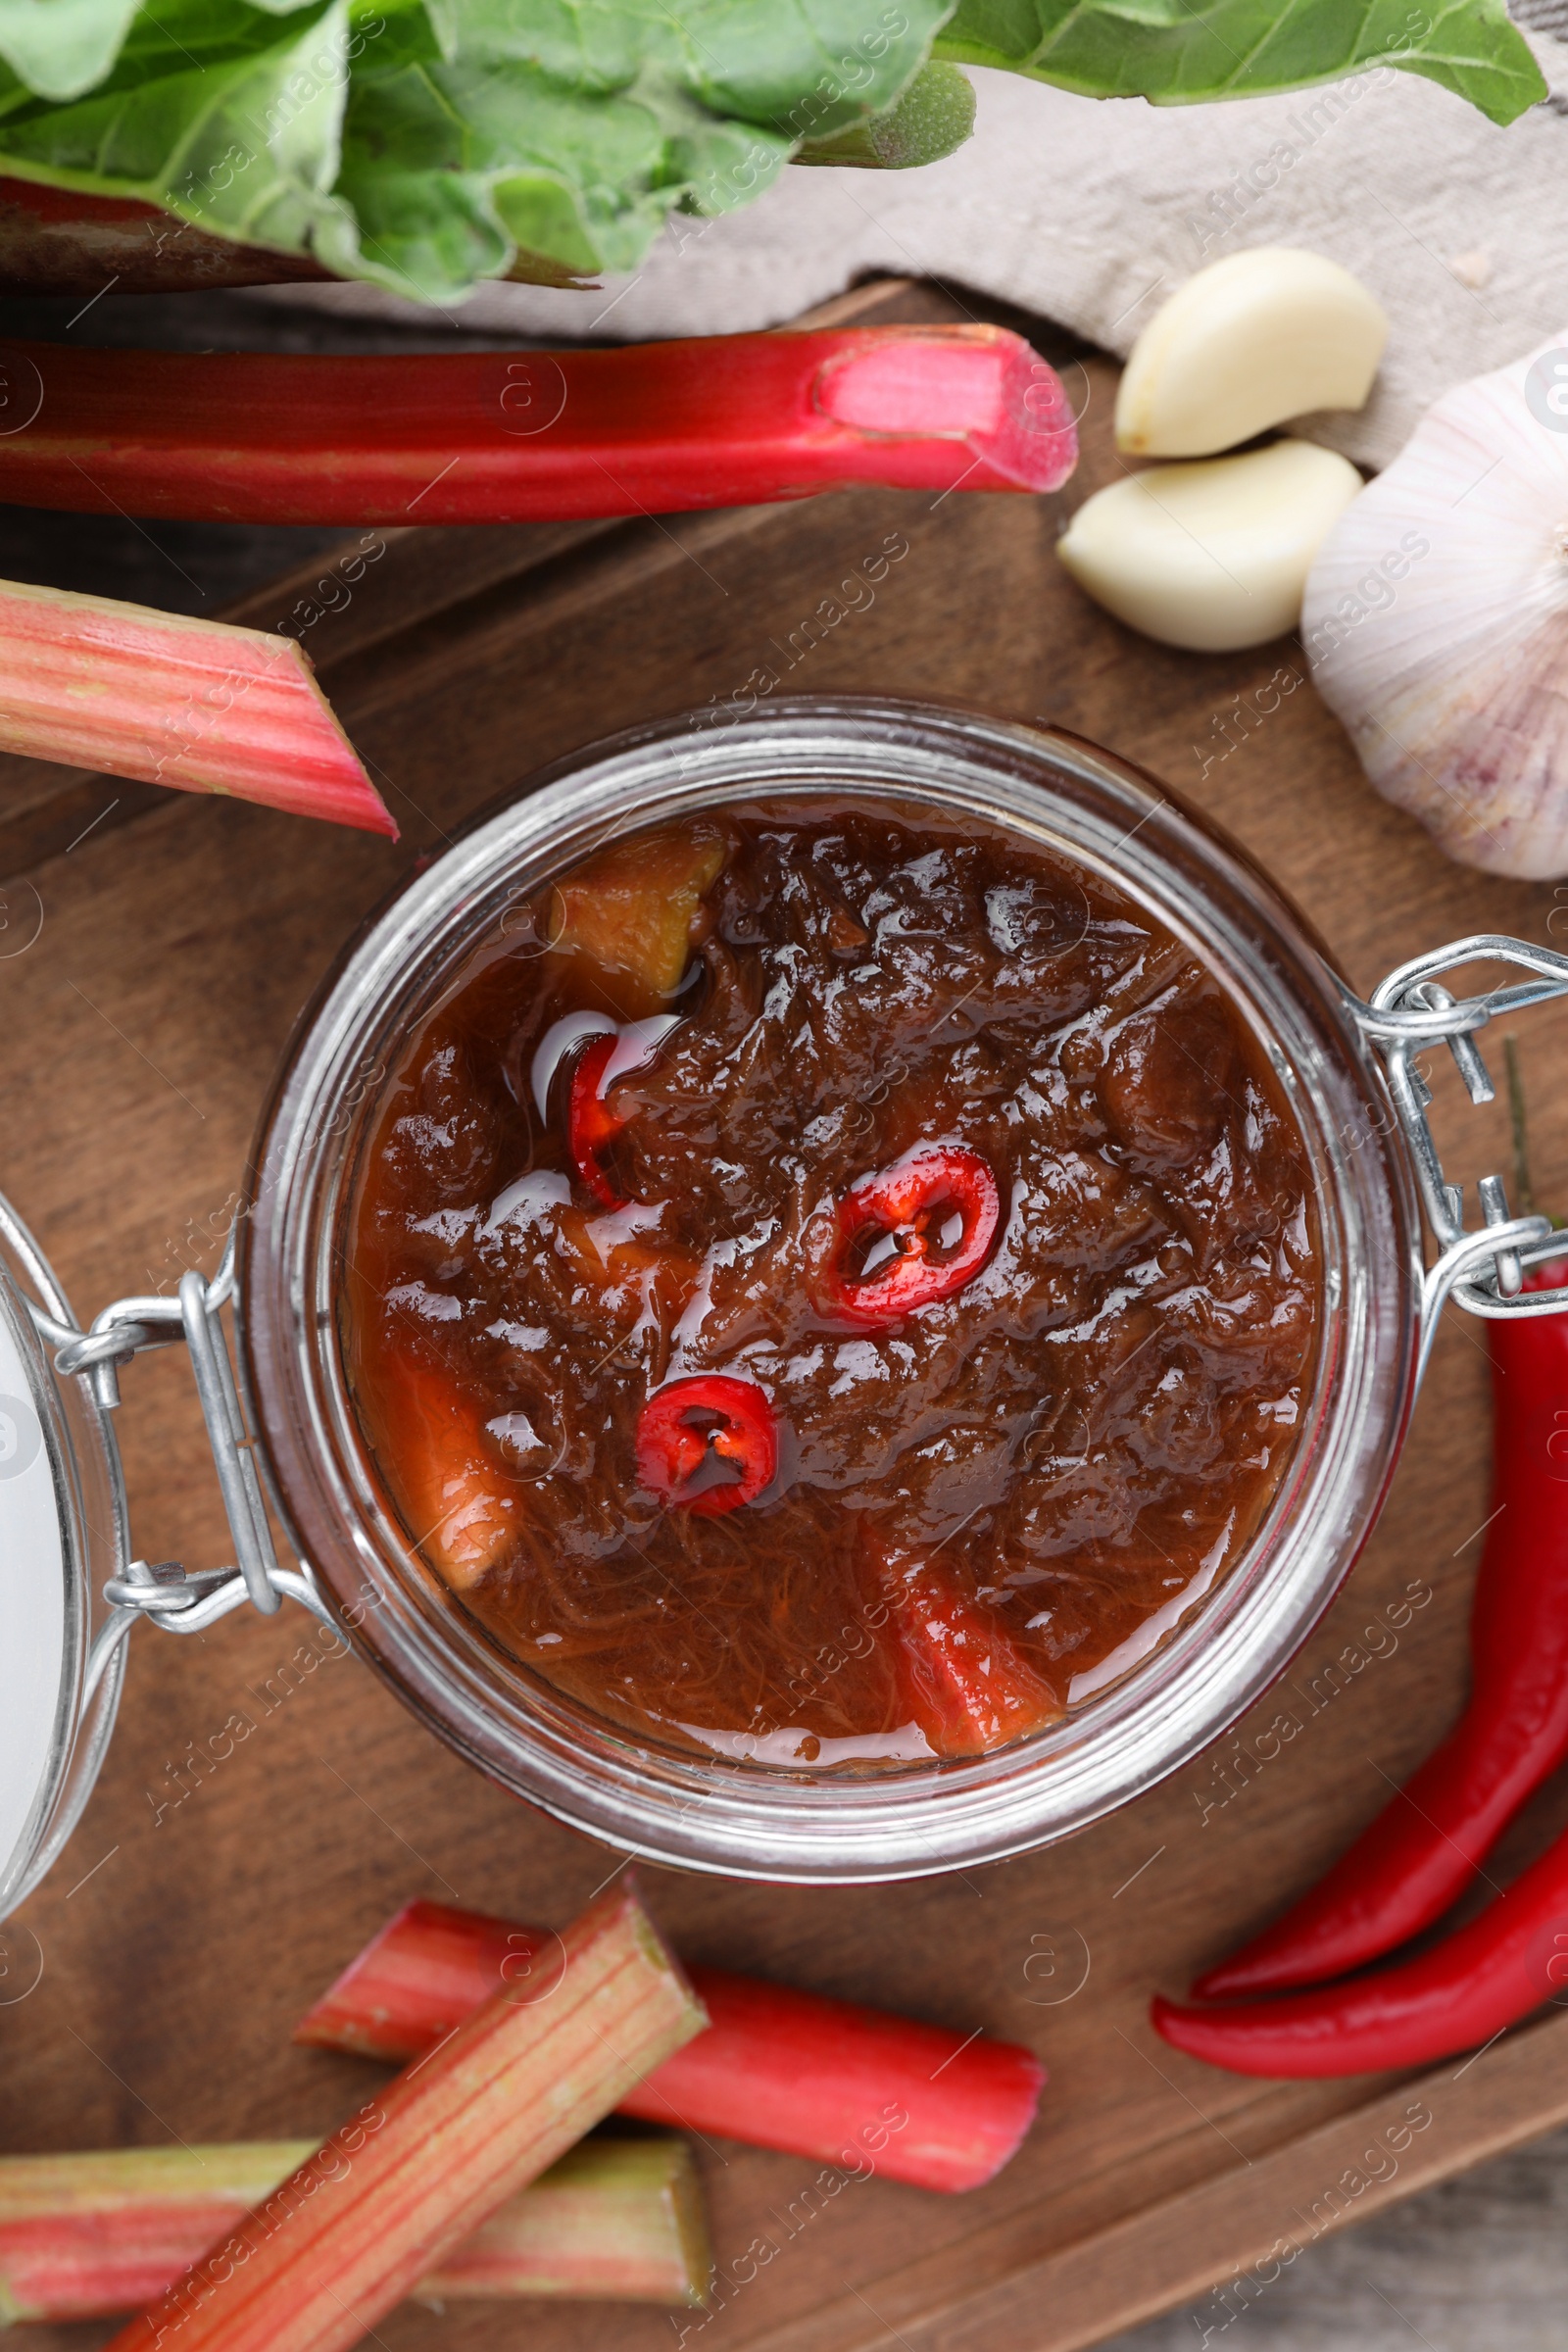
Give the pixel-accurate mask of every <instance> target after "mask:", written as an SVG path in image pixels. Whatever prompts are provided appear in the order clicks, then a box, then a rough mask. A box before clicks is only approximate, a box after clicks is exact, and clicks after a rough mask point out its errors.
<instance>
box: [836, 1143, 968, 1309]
mask: <svg viewBox="0 0 1568 2352" xmlns="http://www.w3.org/2000/svg"><path fill="white" fill-rule="evenodd" d="M1000 1215H1001V1203H1000V1201H999V1199H998V1194H997V1180H996V1178H995V1176H993V1174H992V1173H991V1170H990V1168H989V1167H988V1166H987V1164H986V1162H985V1161H984V1160H983V1159H982V1158H981V1157H980V1154H979V1152H967V1151H965V1150H964V1149H963V1148H962V1147H961V1146H960V1145H956V1144H917V1145H916V1146H915V1148H914V1150H913V1151H912V1152H906V1153H905V1155H904V1157H903V1158H902V1159H899V1160H895V1161H894V1163H893V1165H892V1167H891V1168H883V1169H881V1170H880V1171H879V1172H878V1173H877V1174H876V1175H874V1176H862V1177H861V1179H860V1181H859V1183H858V1185H856V1186H855V1188H854V1190H853V1191H852V1192H850V1193H848V1194H847V1195H846V1196H845V1199H844V1201H842V1202H841V1203H840V1206H839V1215H838V1239H837V1245H836V1248H835V1250H834V1255H833V1265H834V1273H833V1285H832V1298H831V1303H832V1305H833V1307H834V1309H835V1311H836V1312H837V1313H839V1314H841V1315H845V1316H847V1317H848V1318H849V1319H850V1321H851V1322H854V1323H861V1324H864V1325H866V1326H867V1327H870V1326H874V1325H877V1324H884V1323H897V1322H899V1321H900V1320H901V1319H902V1318H903V1317H904V1316H905V1315H908V1314H912V1313H913V1312H914V1310H915V1308H916V1307H920V1306H930V1305H931V1304H932V1303H933V1302H934V1301H935V1300H936V1299H951V1298H952V1297H953V1295H954V1293H955V1291H961V1290H962V1288H963V1286H964V1284H965V1283H966V1282H968V1281H969V1279H970V1278H971V1276H973V1275H975V1274H977V1273H978V1272H979V1270H980V1268H981V1266H982V1265H983V1264H984V1263H985V1258H986V1253H987V1251H988V1250H990V1248H991V1244H992V1241H993V1240H994V1238H995V1236H996V1230H997V1223H998V1219H999V1217H1000Z"/></svg>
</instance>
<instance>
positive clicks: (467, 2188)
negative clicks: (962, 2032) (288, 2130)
mask: <svg viewBox="0 0 1568 2352" xmlns="http://www.w3.org/2000/svg"><path fill="white" fill-rule="evenodd" d="M558 1961H559V1965H558V1966H557V1967H556V1969H554V1970H553V1971H552V1972H551V1974H550V1976H549V1978H548V1979H547V1980H545V1982H544V1983H543V1984H542V1985H516V1984H507V1985H502V1987H501V1988H500V1989H499V1990H498V1991H497V1992H495V1993H493V1994H492V1995H491V1997H490V1999H489V2000H487V2001H486V2002H485V2003H484V2005H483V2006H482V2007H481V2008H479V2009H477V2010H476V2011H475V2012H474V2013H473V2015H472V2016H471V2017H469V2018H468V2019H467V2020H466V2022H465V2023H464V2024H463V2025H461V2026H459V2027H458V2028H457V2030H456V2031H455V2032H454V2033H453V2034H451V2035H449V2037H448V2038H447V2039H446V2040H445V2041H444V2042H443V2043H442V2044H441V2046H440V2047H439V2048H438V2049H435V2050H432V2051H431V2052H430V2053H429V2055H428V2056H427V2057H425V2058H422V2059H416V2060H415V2062H414V2063H413V2065H411V2066H410V2067H408V2068H407V2069H406V2070H405V2071H404V2073H403V2074H401V2075H399V2076H398V2078H397V2079H396V2081H395V2082H392V2083H390V2084H389V2085H388V2087H387V2088H386V2089H385V2090H383V2091H381V2092H380V2093H378V2095H377V2096H376V2097H375V2098H373V2099H371V2100H370V2101H369V2103H368V2105H367V2106H366V2107H364V2108H362V2110H361V2111H360V2113H359V2115H357V2116H356V2117H355V2118H354V2120H353V2121H352V2122H351V2123H349V2124H345V2125H343V2126H342V2127H341V2128H340V2129H339V2130H338V2131H334V2132H333V2134H332V2136H331V2138H330V2139H328V2140H327V2141H326V2142H325V2143H324V2145H323V2146H321V2147H320V2148H319V2149H318V2150H317V2151H316V2153H315V2154H314V2155H313V2156H311V2157H309V2158H308V2159H307V2160H306V2162H305V2163H304V2164H303V2165H301V2166H300V2168H299V2169H298V2171H297V2172H295V2173H293V2174H291V2175H290V2177H289V2179H288V2180H285V2181H284V2182H283V2184H282V2186H281V2187H280V2188H278V2189H276V2190H274V2191H273V2192H272V2193H271V2194H270V2195H269V2196H267V2197H266V2198H264V2199H262V2200H261V2201H259V2202H258V2203H257V2204H256V2205H255V2206H254V2207H253V2208H252V2210H251V2211H250V2212H249V2213H248V2214H247V2215H246V2217H245V2219H244V2220H243V2221H242V2222H240V2223H239V2224H238V2225H237V2227H236V2228H235V2229H233V2230H232V2231H230V2233H229V2234H228V2235H227V2236H226V2237H225V2238H224V2239H223V2240H222V2241H221V2243H220V2244H219V2245H217V2246H215V2247H213V2248H212V2249H211V2250H210V2251H209V2252H208V2253H207V2254H205V2255H204V2256H203V2257H202V2259H201V2260H200V2261H199V2262H197V2263H195V2264H193V2265H192V2267H191V2268H190V2269H189V2270H188V2271H187V2272H186V2273H185V2274H184V2276H183V2277H182V2278H179V2279H177V2280H176V2281H175V2282H174V2284H173V2285H172V2286H171V2287H170V2288H169V2289H168V2291H167V2292H166V2293H165V2294H163V2295H161V2296H159V2297H158V2298H157V2300H156V2301H155V2302H154V2303H153V2304H152V2305H151V2306H150V2307H149V2309H148V2310H147V2311H145V2312H144V2313H143V2314H142V2316H141V2317H140V2318H139V2319H136V2320H133V2321H132V2322H131V2323H130V2325H129V2326H128V2327H124V2328H123V2329H122V2330H121V2331H120V2333H119V2334H118V2335H117V2336H116V2337H115V2338H114V2352H155V2348H156V2347H158V2346H159V2345H164V2344H168V2343H169V2342H170V2340H171V2339H172V2338H174V2339H175V2340H177V2342H178V2344H179V2347H180V2352H346V2347H347V2346H348V2345H350V2344H354V2343H357V2342H358V2341H359V2339H360V2337H361V2336H362V2335H364V2334H366V2333H368V2331H370V2330H372V2329H373V2328H374V2327H375V2326H376V2323H377V2322H378V2321H379V2320H380V2319H381V2318H382V2317H383V2315H384V2314H385V2313H386V2312H388V2311H390V2310H391V2309H392V2307H393V2305H394V2304H396V2303H400V2302H401V2301H402V2300H403V2298H404V2296H405V2295H408V2294H410V2293H412V2292H413V2290H414V2289H415V2288H416V2287H417V2285H418V2283H419V2281H420V2280H421V2279H422V2278H428V2277H429V2276H430V2275H431V2274H432V2273H439V2272H440V2270H441V2269H442V2267H443V2266H444V2264H445V2262H446V2260H447V2257H448V2256H449V2255H450V2254H451V2253H452V2251H453V2249H454V2248H455V2247H457V2246H459V2245H460V2244H461V2243H462V2241H463V2240H464V2239H465V2238H466V2237H468V2236H470V2235H471V2234H472V2233H473V2232H474V2231H475V2230H476V2229H478V2227H479V2225H480V2224H481V2223H482V2222H483V2221H485V2220H486V2219H487V2217H488V2216H489V2215H491V2214H493V2213H494V2212H495V2210H496V2208H497V2207H498V2206H499V2205H500V2204H502V2203H503V2202H504V2201H505V2200H506V2199H507V2198H508V2197H512V2196H515V2194H516V2193H517V2191H518V2190H519V2189H521V2188H523V2187H525V2186H526V2185H527V2184H528V2182H529V2181H531V2180H536V2179H537V2178H538V2176H539V2175H540V2174H541V2173H542V2172H544V2171H545V2170H546V2169H547V2168H548V2167H549V2166H550V2165H552V2164H554V2163H555V2162H557V2161H558V2159H559V2158H561V2157H562V2156H564V2154H565V2153H566V2150H567V2149H568V2148H569V2147H571V2146H572V2145H573V2144H574V2142H575V2141H577V2140H578V2139H580V2138H581V2136H582V2134H583V2133H584V2132H585V2131H588V2130H589V2128H590V2127H591V2126H592V2125H594V2124H596V2123H597V2122H598V2121H599V2120H600V2118H601V2117H602V2116H604V2115H606V2114H608V2113H609V2112H610V2110H611V2108H613V2106H614V2104H615V2102H616V2101H617V2100H618V2099H621V2098H623V2097H624V2096H625V2094H626V2092H627V2091H628V2090H629V2089H630V2087H631V2085H632V2084H633V2083H634V2082H637V2081H638V2080H639V2079H640V2078H641V2077H642V2076H643V2075H644V2074H646V2073H647V2072H648V2070H649V2069H650V2068H651V2067H655V2066H657V2065H658V2064H659V2062H660V2061H661V2059H662V2058H666V2057H668V2055H669V2054H670V2052H671V2051H672V2050H675V2049H677V2048H679V2046H680V2044H681V2043H682V2042H683V2041H687V2040H689V2039H690V2038H691V2036H692V2035H693V2034H696V2033H698V2032H700V2031H701V2029H702V2028H703V2026H705V2025H706V2024H707V2022H708V2021H707V2018H706V2016H705V2015H704V2012H703V2009H702V2007H701V2004H700V2003H699V2002H698V2000H697V1997H696V1995H695V1994H694V1993H693V1991H692V1989H691V1986H690V1985H689V1984H688V1983H687V1982H686V1979H685V1978H684V1977H683V1976H682V1974H681V1972H680V1970H679V1968H678V1967H677V1965H676V1964H675V1962H674V1961H673V1960H672V1959H671V1958H670V1956H669V1954H668V1953H667V1952H666V1950H665V1949H664V1946H663V1944H662V1942H661V1941H660V1938H659V1936H658V1933H657V1931H656V1930H655V1928H654V1926H653V1924H652V1922H651V1921H650V1920H649V1918H648V1915H647V1913H646V1912H645V1911H644V1910H643V1908H642V1906H641V1904H640V1903H639V1902H638V1900H637V1898H636V1895H635V1893H634V1892H632V1891H631V1890H630V1889H628V1888H626V1887H619V1888H617V1889H615V1890H613V1892H612V1893H610V1894H608V1895H605V1896H601V1898H600V1899H599V1900H598V1901H597V1902H595V1903H592V1904H590V1905H589V1907H588V1909H587V1910H586V1911H585V1912H583V1914H582V1915H581V1917H580V1918H579V1919H577V1920H575V1921H574V1922H573V1924H572V1925H571V1926H570V1927H569V1928H567V1930H566V1931H565V1934H564V1936H563V1937H562V1939H561V1947H560V1951H559V1954H558Z"/></svg>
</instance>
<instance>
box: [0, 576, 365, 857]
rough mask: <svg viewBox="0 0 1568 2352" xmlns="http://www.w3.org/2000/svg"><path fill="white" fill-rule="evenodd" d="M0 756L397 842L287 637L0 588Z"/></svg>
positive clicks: (46, 591) (8, 583) (1, 584)
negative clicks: (218, 799) (221, 799)
mask: <svg viewBox="0 0 1568 2352" xmlns="http://www.w3.org/2000/svg"><path fill="white" fill-rule="evenodd" d="M0 751H6V752H15V753H20V754H21V755H22V756H23V757H25V758H26V759H31V760H62V761H64V762H65V763H66V764H68V765H70V766H73V767H91V768H99V769H102V770H103V771H104V772H105V773H106V774H108V775H111V776H135V777H138V778H139V779H140V780H141V781H142V782H144V783H148V784H169V785H173V786H176V787H177V788H178V789H179V790H180V791H182V792H217V793H227V794H231V795H232V796H233V797H234V798H235V799H236V800H241V801H261V802H262V803H264V804H265V806H266V807H268V808H270V809H288V810H289V811H290V812H291V813H292V814H293V815H295V816H320V817H325V818H327V819H329V820H330V821H331V822H332V823H334V824H339V825H357V826H359V827H360V828H361V829H362V830H364V831H367V832H371V833H387V834H390V835H391V837H392V839H393V840H394V841H395V840H396V839H397V833H398V829H397V826H396V825H395V824H394V823H393V821H392V817H391V814H390V813H389V811H388V809H387V808H386V806H385V804H384V802H383V801H382V799H381V796H380V794H379V793H378V792H377V791H376V789H375V786H374V785H373V784H372V783H371V782H370V779H369V777H368V775H367V774H366V772H365V769H364V768H363V766H362V765H361V764H360V760H359V759H358V757H357V755H356V753H355V750H354V747H353V745H352V744H351V743H350V742H349V739H348V737H347V736H346V735H345V734H344V732H343V729H342V728H341V727H340V726H339V724H338V722H337V720H336V719H335V718H334V717H333V715H332V710H331V706H330V705H329V703H328V702H327V699H326V697H325V695H324V694H323V693H322V692H321V689H320V688H319V686H318V684H317V682H316V672H315V670H314V669H313V667H312V665H311V659H310V656H309V655H308V654H307V653H306V651H305V648H304V647H303V646H302V645H301V644H300V643H299V642H298V640H297V639H296V638H293V637H283V636H279V635H277V634H275V633H269V632H268V631H267V630H264V629H239V628H233V627H231V626H230V625H229V624H228V623H227V622H226V621H219V620H193V619H190V618H188V617H187V616H186V615H185V614H183V613H154V612H150V611H148V610H147V609H146V608H145V607H144V606H141V605H122V604H117V603H115V602H114V601H113V600H112V599H111V598H109V597H106V596H82V595H79V594H77V593H76V592H75V591H74V590H72V591H66V590H63V589H58V588H30V587H25V586H23V585H21V584H20V583H18V582H17V581H15V580H5V581H0Z"/></svg>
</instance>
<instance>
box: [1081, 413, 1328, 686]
mask: <svg viewBox="0 0 1568 2352" xmlns="http://www.w3.org/2000/svg"><path fill="white" fill-rule="evenodd" d="M1360 487H1361V477H1360V475H1359V474H1358V473H1357V472H1356V470H1355V467H1354V466H1352V465H1351V464H1350V463H1349V461H1348V459H1346V458H1341V457H1337V456H1336V455H1335V453H1334V451H1333V450H1331V449H1319V448H1317V447H1316V446H1315V444H1314V443H1312V442H1310V441H1276V442H1275V443H1274V444H1273V446H1272V447H1271V448H1269V449H1254V450H1250V451H1249V452H1248V454H1247V455H1246V456H1245V457H1241V458H1210V459H1209V460H1208V462H1207V463H1206V464H1205V465H1201V466H1153V467H1152V468H1151V470H1150V471H1149V472H1147V473H1133V474H1129V475H1128V477H1127V479H1126V480H1125V481H1122V482H1112V483H1111V485H1110V487H1109V489H1108V490H1097V491H1096V493H1095V495H1094V497H1093V498H1089V499H1086V500H1085V501H1084V503H1083V505H1082V506H1081V507H1080V508H1079V510H1078V512H1077V514H1076V515H1074V516H1073V518H1072V521H1071V522H1070V523H1069V525H1068V526H1067V531H1066V534H1065V536H1064V537H1063V538H1061V539H1060V540H1058V541H1057V543H1056V553H1057V555H1058V556H1059V557H1060V558H1061V560H1062V562H1063V563H1064V564H1066V566H1067V569H1068V570H1069V571H1070V572H1071V573H1072V576H1073V578H1074V579H1075V580H1076V581H1077V582H1078V585H1079V587H1080V588H1085V589H1087V590H1088V592H1089V594H1090V595H1091V596H1092V597H1094V598H1095V599H1096V601H1097V602H1098V603H1100V604H1102V605H1103V606H1104V608H1105V610H1106V612H1107V613H1115V615H1116V618H1117V619H1118V620H1125V621H1126V622H1128V624H1129V625H1130V626H1131V627H1132V628H1135V629H1142V630H1143V632H1144V634H1145V636H1146V637H1157V638H1158V639H1159V641H1160V643H1161V644H1162V645H1181V646H1186V647H1188V648H1189V649H1190V650H1191V651H1193V652H1195V653H1200V654H1229V653H1234V652H1236V651H1237V650H1238V649H1239V648H1241V647H1242V646H1246V645H1266V644H1267V643H1268V640H1269V639H1270V638H1271V637H1278V636H1279V635H1280V634H1281V632H1282V631H1283V630H1285V629H1292V628H1294V627H1295V626H1296V623H1297V621H1298V619H1299V616H1300V611H1301V591H1302V588H1303V586H1304V585H1305V581H1306V575H1307V572H1308V571H1309V569H1310V568H1311V564H1312V559H1313V557H1314V556H1315V555H1316V554H1317V551H1318V549H1319V547H1321V545H1322V543H1323V540H1324V538H1325V536H1326V535H1327V533H1328V532H1329V531H1330V530H1331V529H1332V528H1333V526H1334V524H1335V523H1336V522H1337V521H1338V520H1339V517H1340V516H1341V515H1342V514H1343V513H1344V512H1345V509H1346V508H1347V507H1348V504H1349V502H1350V500H1351V499H1352V498H1354V497H1355V495H1356V492H1357V491H1358V490H1359V489H1360Z"/></svg>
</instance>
